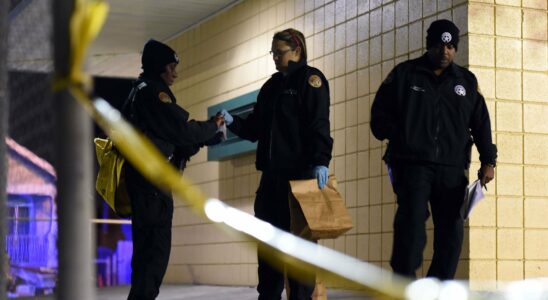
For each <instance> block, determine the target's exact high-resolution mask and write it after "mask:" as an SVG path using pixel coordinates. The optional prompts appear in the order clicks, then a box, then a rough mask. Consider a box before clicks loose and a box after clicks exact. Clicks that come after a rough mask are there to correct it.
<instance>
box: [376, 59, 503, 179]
mask: <svg viewBox="0 0 548 300" xmlns="http://www.w3.org/2000/svg"><path fill="white" fill-rule="evenodd" d="M371 130H372V132H373V134H374V135H375V137H376V138H377V139H379V140H383V139H388V140H389V146H388V149H387V153H386V155H385V160H387V161H422V162H431V163H437V164H446V165H454V166H461V165H464V166H465V168H467V164H468V163H469V157H468V156H469V152H470V148H469V147H470V145H471V141H472V140H471V138H472V139H473V142H474V143H475V144H476V147H477V149H478V151H479V153H480V161H481V162H482V163H484V164H495V161H496V157H497V150H496V147H495V145H494V144H493V143H492V139H491V124H490V120H489V113H488V111H487V106H486V104H485V99H484V98H483V96H482V95H481V94H480V92H479V91H478V82H477V79H476V77H475V76H474V74H472V73H471V72H470V71H468V70H467V69H465V68H462V67H460V66H458V65H457V64H455V63H452V64H451V65H450V66H449V67H448V68H447V69H446V70H445V71H444V72H443V73H442V75H441V76H439V77H438V76H436V75H435V74H434V72H433V71H432V68H431V65H430V61H429V60H428V57H427V56H426V54H425V55H423V56H422V57H420V58H417V59H413V60H408V61H406V62H403V63H401V64H399V65H397V66H396V67H395V68H394V69H393V70H392V72H391V73H390V74H389V75H388V76H387V78H386V79H385V81H384V82H383V84H382V85H381V86H380V88H379V90H378V92H377V95H376V96H375V100H374V102H373V106H372V108H371Z"/></svg>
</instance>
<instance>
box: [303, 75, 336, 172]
mask: <svg viewBox="0 0 548 300" xmlns="http://www.w3.org/2000/svg"><path fill="white" fill-rule="evenodd" d="M318 77H319V78H318ZM306 80H307V83H306V88H305V93H304V102H305V105H306V113H307V115H308V116H307V118H306V122H305V124H307V127H308V130H307V132H308V133H309V136H308V142H309V143H310V145H308V147H307V148H308V149H310V150H309V151H310V153H309V154H310V155H311V162H312V164H313V165H314V166H326V167H327V166H329V162H330V161H331V151H332V149H333V139H332V138H331V134H330V128H329V127H330V126H329V105H330V100H329V83H328V82H327V79H326V78H325V76H324V75H323V74H322V73H321V72H319V71H317V70H314V71H312V72H310V74H309V77H308V78H306ZM318 80H321V81H318ZM320 82H321V84H320V85H319V84H318V83H320ZM318 85H319V86H318Z"/></svg>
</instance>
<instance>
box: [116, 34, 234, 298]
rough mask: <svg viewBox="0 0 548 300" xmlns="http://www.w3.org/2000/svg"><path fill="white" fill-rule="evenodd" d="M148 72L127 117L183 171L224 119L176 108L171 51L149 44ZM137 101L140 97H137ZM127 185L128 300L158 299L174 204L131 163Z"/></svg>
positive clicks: (145, 56) (127, 107) (174, 63)
mask: <svg viewBox="0 0 548 300" xmlns="http://www.w3.org/2000/svg"><path fill="white" fill-rule="evenodd" d="M141 61H142V68H143V73H141V75H140V76H139V79H138V80H137V81H136V82H135V83H134V89H133V91H132V94H131V95H130V97H129V99H128V101H126V105H125V107H124V115H125V116H126V117H127V118H128V119H129V120H130V121H131V122H132V123H133V125H134V126H136V127H137V128H139V129H140V130H141V131H142V132H143V133H144V134H145V135H146V136H147V138H149V139H150V140H151V141H152V142H153V143H154V145H156V147H158V149H159V150H160V151H161V152H162V154H163V155H164V156H165V158H166V160H169V161H170V162H171V163H172V164H174V165H175V166H177V167H184V163H186V161H187V160H188V159H189V158H190V156H191V155H193V154H195V153H196V152H197V151H198V150H199V148H200V146H202V145H203V144H205V143H207V142H208V141H211V140H215V139H216V138H218V133H217V131H218V128H219V126H220V125H221V124H222V123H223V119H222V118H221V117H216V118H214V119H211V120H209V121H202V122H200V121H194V120H189V114H188V112H187V111H185V110H184V109H183V108H181V107H180V106H179V105H177V103H176V99H175V96H174V95H173V93H172V92H171V90H170V88H169V86H170V85H172V84H173V83H174V81H175V79H176V78H177V71H176V67H177V64H178V63H179V58H178V57H177V54H176V53H175V51H173V49H171V48H170V47H169V46H167V45H165V44H163V43H160V42H158V41H155V40H149V41H148V42H147V43H146V44H145V47H144V49H143V54H142V60H141ZM133 96H134V97H133ZM125 172H126V184H127V189H128V194H129V198H130V200H131V210H132V216H131V221H132V234H133V257H132V260H131V267H132V274H131V290H130V293H129V296H128V300H149V299H150V300H152V299H155V298H156V297H157V296H158V293H159V288H160V285H161V283H162V279H163V277H164V274H165V272H166V269H167V264H168V261H169V254H170V250H171V223H172V218H173V199H172V196H171V193H169V192H167V193H166V192H164V191H161V190H160V189H158V188H157V187H155V186H154V185H152V184H151V183H149V182H148V181H147V180H146V179H145V178H144V177H143V176H142V175H141V174H139V173H138V171H137V170H135V168H134V167H133V166H131V165H130V164H127V165H126V168H125Z"/></svg>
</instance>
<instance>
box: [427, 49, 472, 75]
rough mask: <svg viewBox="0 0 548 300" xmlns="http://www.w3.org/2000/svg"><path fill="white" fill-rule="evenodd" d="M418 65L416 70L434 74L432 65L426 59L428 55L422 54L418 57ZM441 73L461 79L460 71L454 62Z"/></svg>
mask: <svg viewBox="0 0 548 300" xmlns="http://www.w3.org/2000/svg"><path fill="white" fill-rule="evenodd" d="M418 63H419V64H418V67H417V68H418V69H420V70H421V71H425V72H428V73H432V74H434V71H433V67H432V63H431V62H430V59H428V53H424V54H423V55H422V56H421V57H419V59H418ZM443 73H445V74H448V75H451V76H453V77H462V71H461V70H460V68H459V66H458V65H457V64H456V63H455V62H454V61H453V62H452V63H451V64H450V65H449V66H448V67H447V68H446V69H445V71H444V72H443Z"/></svg>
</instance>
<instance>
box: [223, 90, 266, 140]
mask: <svg viewBox="0 0 548 300" xmlns="http://www.w3.org/2000/svg"><path fill="white" fill-rule="evenodd" d="M263 95H264V92H263V89H261V90H260V91H259V95H257V103H255V105H254V106H253V111H252V112H251V113H250V114H249V115H248V116H247V118H245V119H243V118H240V117H239V116H232V117H233V118H234V121H233V122H232V124H230V125H229V126H227V127H228V129H230V131H232V132H234V134H235V135H237V136H238V137H240V138H242V139H244V140H248V141H251V142H256V141H257V140H258V139H259V128H260V126H259V125H260V121H261V120H259V116H260V115H261V109H262V103H263V100H262V99H263Z"/></svg>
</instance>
